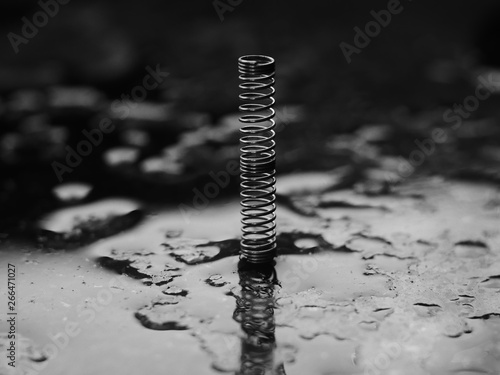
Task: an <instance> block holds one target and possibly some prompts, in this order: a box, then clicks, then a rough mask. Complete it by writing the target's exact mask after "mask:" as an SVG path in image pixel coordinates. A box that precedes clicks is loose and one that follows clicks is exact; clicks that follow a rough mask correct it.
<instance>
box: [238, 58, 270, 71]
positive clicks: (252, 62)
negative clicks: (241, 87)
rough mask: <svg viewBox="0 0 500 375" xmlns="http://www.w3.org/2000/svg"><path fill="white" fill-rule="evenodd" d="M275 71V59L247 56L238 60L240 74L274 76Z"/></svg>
mask: <svg viewBox="0 0 500 375" xmlns="http://www.w3.org/2000/svg"><path fill="white" fill-rule="evenodd" d="M274 69H275V63H274V59H273V58H272V57H269V56H264V55H246V56H241V57H240V58H239V59H238V71H239V72H240V74H252V75H254V74H257V75H260V74H262V75H267V74H273V73H274Z"/></svg>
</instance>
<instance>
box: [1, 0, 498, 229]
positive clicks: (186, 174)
mask: <svg viewBox="0 0 500 375" xmlns="http://www.w3.org/2000/svg"><path fill="white" fill-rule="evenodd" d="M41 3H43V4H51V5H50V7H49V8H47V9H51V10H50V11H44V10H43V9H44V7H42V5H41ZM54 4H56V5H54ZM232 4H233V5H231V3H230V2H229V1H227V0H220V1H209V0H205V1H189V2H186V1H168V2H167V1H154V0H144V1H141V2H137V1H129V0H123V1H120V2H115V1H103V0H101V1H92V0H88V1H84V2H83V1H78V0H72V1H69V2H67V3H65V4H62V3H60V2H56V1H45V2H43V0H42V1H41V2H35V1H24V0H15V1H14V0H4V1H2V3H1V5H0V18H1V23H0V25H1V26H0V27H1V29H2V34H3V35H4V37H3V39H2V43H0V56H2V58H1V60H0V95H1V96H0V124H1V125H0V167H1V170H2V177H1V180H0V212H2V215H1V218H0V222H1V224H2V227H3V228H5V229H2V231H5V232H11V233H15V232H17V231H21V232H22V231H26V228H27V227H29V223H30V222H31V220H32V219H34V218H36V217H38V216H39V215H41V214H42V213H43V212H46V211H48V210H51V209H53V208H55V207H57V206H58V205H61V204H62V203H61V197H60V196H58V195H57V193H54V192H57V187H58V186H60V185H61V184H68V183H73V182H74V183H77V185H73V188H76V189H77V190H78V189H80V191H81V189H83V191H87V192H88V191H90V193H89V194H88V196H87V194H86V193H84V195H85V199H88V200H92V199H95V198H97V197H100V196H107V195H110V194H111V195H127V196H133V197H138V198H140V199H145V200H153V201H162V202H169V203H175V204H177V203H180V202H183V201H184V200H187V201H188V202H189V201H190V199H191V198H190V197H192V194H193V193H192V189H193V187H195V186H197V185H196V184H200V183H202V182H201V181H202V180H204V179H205V180H207V179H209V176H208V173H209V172H210V171H218V170H224V168H225V166H226V164H227V162H228V160H237V157H238V147H237V138H238V133H237V128H238V122H237V118H236V116H235V112H237V106H238V89H237V85H238V77H237V70H236V61H237V58H238V57H239V56H241V55H244V54H267V55H270V56H273V57H274V58H275V59H276V61H277V84H276V89H277V94H276V101H277V110H278V123H281V126H282V127H281V129H282V131H280V132H279V134H278V173H282V172H288V171H300V170H325V169H332V168H336V167H339V166H349V167H350V168H351V171H352V173H351V174H350V179H347V180H346V184H347V185H349V184H351V185H352V184H355V183H359V182H360V181H363V179H366V173H364V172H365V171H366V170H367V169H371V170H373V169H374V168H375V169H376V168H381V169H383V170H385V171H386V172H387V173H392V174H393V175H395V177H394V178H392V179H389V180H390V182H394V179H396V180H397V179H398V176H397V173H396V174H394V172H395V170H394V168H393V170H392V172H391V171H390V169H391V168H387V165H394V163H393V164H391V163H390V161H391V160H392V161H393V162H394V161H395V160H398V158H401V157H403V158H408V154H409V153H410V152H411V151H412V149H414V148H415V146H414V140H415V139H416V138H418V137H424V138H425V136H427V135H428V134H429V132H430V131H431V130H432V129H433V128H434V127H435V126H437V125H438V124H442V123H443V112H444V111H446V110H447V109H448V108H452V106H453V105H454V103H462V102H463V100H464V98H466V97H467V96H468V95H470V94H473V93H474V90H475V88H476V86H477V83H478V81H477V77H478V75H480V74H485V72H486V73H488V72H490V73H491V72H495V69H496V67H497V66H498V64H500V52H499V51H500V50H499V49H498V43H497V35H498V34H499V33H498V31H499V29H500V23H499V22H498V21H499V18H500V7H499V6H498V3H497V2H496V1H493V0H489V1H487V0H482V1H476V2H468V1H451V0H447V1H439V2H432V1H423V0H422V1H403V2H401V5H402V7H403V10H402V12H400V13H399V14H396V15H393V16H392V19H391V21H390V23H389V24H388V25H387V26H386V27H383V28H382V29H381V31H380V33H379V34H378V35H377V36H376V37H374V38H373V40H371V42H370V43H369V45H367V46H366V47H364V48H362V50H361V52H360V53H355V54H352V55H351V58H352V61H351V62H350V63H348V62H347V61H346V58H345V56H344V55H343V53H342V50H341V48H340V47H339V45H340V43H342V42H345V43H349V44H351V45H353V44H354V42H353V39H354V36H355V31H354V30H353V28H354V27H356V26H357V27H360V28H362V29H364V26H365V25H366V24H367V22H369V21H372V20H373V16H372V15H371V14H370V12H371V11H372V10H375V11H380V10H383V9H387V1H372V0H370V1H368V0H363V1H356V2H348V1H344V2H325V1H308V2H303V1H284V0H268V1H257V0H252V1H250V0H242V1H241V2H237V1H233V2H232ZM46 6H49V5H46ZM41 11H42V12H45V13H47V12H48V13H52V14H48V16H47V15H45V16H44V15H40V12H41ZM27 21H28V22H34V24H38V25H40V27H38V26H36V25H35V30H33V26H31V28H30V27H28V26H26V24H27ZM32 25H33V24H32ZM14 34H15V35H14ZM151 71H161V72H164V73H162V74H163V75H160V76H159V77H161V79H160V80H159V81H158V82H157V83H158V84H155V85H154V88H147V89H145V88H144V85H145V84H144V79H145V77H146V76H147V75H148V74H149V75H150V74H151ZM127 98H128V99H127ZM127 100H128V101H127ZM497 108H498V95H493V96H492V97H491V98H490V99H488V100H487V101H485V102H482V103H481V105H480V106H479V108H478V110H477V111H475V112H474V113H473V114H472V116H471V117H469V118H467V121H466V123H467V124H465V125H467V126H463V127H462V128H461V129H460V132H455V133H453V135H450V139H451V141H450V142H447V143H446V144H445V145H443V147H441V148H440V151H439V152H436V153H435V154H433V155H432V157H429V158H427V159H426V161H425V162H424V163H423V164H422V166H421V168H419V170H418V171H417V172H418V173H459V174H461V175H466V176H469V175H473V176H474V178H477V176H478V175H479V176H480V177H481V178H488V179H494V180H495V179H498V172H497V170H496V169H495V170H492V169H491V168H489V169H488V168H486V167H487V166H490V165H496V164H495V163H498V161H499V158H500V156H499V149H498V141H497V139H498V134H499V133H498V122H497V120H498V115H499V114H498V110H497ZM108 120H109V121H110V122H108V124H111V125H109V126H110V129H111V128H112V130H110V131H109V132H108V133H102V132H101V133H100V134H101V136H99V135H98V129H99V125H100V124H101V123H102V121H105V122H106V121H108ZM470 129H472V132H471V131H469V130H470ZM83 131H86V132H87V133H86V134H89V132H90V133H91V134H95V138H94V143H95V144H92V145H91V150H90V151H89V152H87V151H85V150H86V149H85V145H83V146H82V145H81V142H82V141H86V140H87V139H88V137H87V136H86V135H85V133H83ZM495 137H496V138H495ZM79 144H80V149H78V146H79ZM68 147H69V148H70V149H71V150H73V151H69V148H68ZM82 147H83V148H82ZM75 150H76V151H77V153H79V154H81V152H80V151H78V150H83V151H82V152H83V153H85V154H86V155H85V156H82V155H80V156H81V157H78V155H77V156H73V159H71V157H70V159H68V155H69V154H70V153H72V152H73V153H74V151H75ZM485 150H486V151H485ZM471 156H472V157H471ZM68 160H69V163H72V165H69V164H68ZM71 160H72V161H71ZM388 161H389V162H388ZM464 161H466V162H465V163H464ZM472 162H474V165H470V163H472ZM478 166H479V167H478ZM388 169H389V171H388ZM395 169H396V172H397V167H395ZM371 176H373V173H372V174H371ZM376 176H379V175H376ZM384 176H387V174H385V175H384ZM370 178H371V179H372V180H373V178H372V177H370ZM384 179H385V177H383V178H379V177H376V178H375V180H376V181H375V185H376V189H387V188H390V186H389V187H388V184H387V183H386V182H387V181H386V180H387V179H385V180H384ZM380 180H384V181H382V182H381V181H380ZM370 182H374V181H370ZM372 185H373V184H371V185H370V186H372ZM389 185H390V184H389ZM75 186H76V187H75ZM201 186H202V185H201ZM55 189H56V190H55ZM236 192H237V181H231V184H230V187H229V188H228V189H226V190H225V191H224V193H227V194H235V193H236ZM73 193H74V192H73ZM73 193H71V192H69V193H67V194H70V195H71V194H73ZM74 194H78V193H74ZM63 200H64V199H63Z"/></svg>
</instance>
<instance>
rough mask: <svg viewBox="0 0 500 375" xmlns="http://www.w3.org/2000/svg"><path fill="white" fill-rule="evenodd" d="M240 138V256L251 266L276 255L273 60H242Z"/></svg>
mask: <svg viewBox="0 0 500 375" xmlns="http://www.w3.org/2000/svg"><path fill="white" fill-rule="evenodd" d="M238 71H239V73H240V76H239V78H240V85H239V87H240V89H241V90H243V93H241V94H240V95H239V98H240V100H242V101H243V104H241V105H240V106H239V110H240V112H242V116H241V117H240V122H241V123H242V127H241V129H240V131H241V137H240V147H241V148H240V151H241V153H240V179H241V182H240V197H241V214H242V219H241V223H242V238H241V244H240V248H241V255H242V257H244V258H246V259H247V260H248V261H249V262H250V263H266V262H270V261H271V260H272V259H273V258H274V256H275V255H276V203H275V201H276V196H275V192H276V187H275V184H276V177H275V175H276V169H275V164H276V153H275V150H274V148H275V140H274V137H275V131H274V128H275V122H274V120H273V118H274V115H275V112H274V109H273V106H274V97H273V95H274V92H275V90H274V73H275V63H274V59H272V58H271V57H268V56H261V55H249V56H242V57H240V58H239V59H238Z"/></svg>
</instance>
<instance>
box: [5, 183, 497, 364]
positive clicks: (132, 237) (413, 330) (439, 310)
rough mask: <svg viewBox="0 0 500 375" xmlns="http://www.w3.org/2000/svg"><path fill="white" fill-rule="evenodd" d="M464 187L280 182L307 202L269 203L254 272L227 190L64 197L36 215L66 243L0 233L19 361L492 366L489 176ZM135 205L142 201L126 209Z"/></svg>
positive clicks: (493, 237)
mask: <svg viewBox="0 0 500 375" xmlns="http://www.w3.org/2000/svg"><path fill="white" fill-rule="evenodd" d="M327 176H328V174H327V173H325V175H324V176H321V177H320V178H321V179H322V180H325V181H326V180H327V179H328V178H327ZM297 178H298V179H297V180H296V181H297V184H298V186H300V178H301V177H297ZM469 187H470V186H469V185H468V183H464V182H460V181H454V180H444V179H440V180H436V179H435V178H421V179H419V180H416V181H409V182H407V183H405V184H403V185H401V186H400V187H398V188H396V190H394V192H393V193H391V194H387V195H380V196H367V195H364V194H360V193H357V192H355V191H354V190H349V189H341V190H337V191H335V192H325V191H324V190H323V189H321V190H320V191H316V192H312V193H311V192H309V193H307V189H306V190H300V189H299V190H295V191H290V192H289V195H288V196H289V198H290V199H292V200H294V201H295V202H298V204H302V203H300V202H306V201H309V206H310V207H312V208H311V209H314V212H315V214H314V215H313V216H308V215H301V214H300V213H297V212H296V211H294V210H291V209H288V208H285V207H281V206H280V210H279V216H278V225H279V228H280V233H279V237H278V238H279V241H278V243H279V246H280V252H279V253H280V255H279V256H278V258H277V259H276V265H275V267H271V268H269V269H267V270H265V269H264V270H260V271H255V270H252V269H249V268H248V267H245V265H242V264H239V262H238V256H237V251H238V235H239V224H238V202H237V201H235V200H227V201H225V202H214V203H213V205H211V207H209V208H207V209H205V210H203V211H202V212H201V213H200V214H199V216H196V217H195V218H194V220H193V221H192V222H189V223H186V222H183V221H182V220H179V212H178V210H177V208H169V207H168V206H167V207H164V208H161V209H156V210H152V209H151V207H150V206H149V207H146V206H144V205H142V204H141V203H139V202H134V201H130V200H111V201H102V202H97V203H94V202H88V203H83V204H82V203H78V202H77V203H74V205H73V206H71V207H65V208H61V209H59V210H57V211H55V212H53V213H51V214H50V215H47V216H46V218H45V219H43V220H41V221H40V222H39V227H40V229H43V230H46V231H49V230H50V231H52V232H51V233H57V234H58V236H66V237H64V238H65V241H67V242H66V244H67V245H66V247H64V246H60V245H61V243H60V242H58V241H55V240H54V239H53V238H51V239H50V240H47V239H46V238H39V246H34V245H33V244H30V243H25V244H24V245H23V243H22V242H18V241H15V240H9V239H7V240H3V242H2V245H1V246H2V251H1V252H0V257H1V262H2V264H4V263H6V262H10V263H14V264H16V265H17V266H18V268H19V270H20V274H19V280H20V285H19V290H20V293H19V306H20V308H19V310H20V317H21V320H20V324H19V327H20V333H21V334H22V335H23V337H25V338H26V339H25V341H22V345H21V344H20V347H21V348H22V349H20V352H21V353H22V355H21V357H20V365H21V368H22V369H23V371H24V372H20V373H26V374H28V373H30V372H29V371H30V370H29V369H33V368H37V367H36V366H39V369H41V373H46V374H58V373H61V374H62V373H65V371H67V370H63V369H65V368H67V364H68V363H69V362H73V361H76V363H83V362H82V361H88V360H91V362H92V363H93V364H90V365H86V366H82V367H79V366H75V367H74V368H72V369H71V373H72V374H84V373H85V374H86V373H89V371H90V370H91V371H92V372H93V373H106V370H105V369H106V368H107V366H108V365H107V364H110V363H111V362H113V366H114V367H113V368H114V369H118V370H119V371H120V372H123V373H131V369H133V368H136V369H139V368H142V369H147V370H148V371H151V372H153V373H158V372H160V371H161V369H162V368H165V366H169V367H170V368H172V369H174V368H175V369H176V370H175V371H171V373H179V374H180V373H186V372H187V373H194V372H200V373H220V372H223V373H241V374H245V373H253V372H252V371H251V369H254V370H255V369H257V368H260V369H261V370H262V371H268V372H269V373H276V374H283V373H286V374H303V373H310V374H326V373H332V371H334V372H337V373H344V374H364V373H390V372H391V371H392V372H393V373H403V372H404V373H410V374H496V373H498V372H499V371H500V351H499V348H500V342H499V337H500V320H499V318H500V299H499V298H498V293H499V290H500V289H499V288H500V282H499V281H498V280H499V275H500V262H499V260H498V256H499V254H498V249H499V245H500V231H499V228H498V222H499V219H500V212H498V211H493V212H492V211H491V209H490V208H489V206H488V205H487V202H488V201H489V200H491V198H492V191H491V188H490V186H489V185H488V184H485V185H484V186H483V185H481V184H476V185H474V197H473V200H472V201H471V200H470V199H464V192H466V191H467V190H468V188H469ZM450 189H451V190H452V191H455V192H461V193H460V194H458V195H457V194H449V191H450ZM417 194H418V197H416V196H417ZM495 194H498V192H496V193H495ZM311 202H342V204H338V203H336V204H334V205H330V204H315V203H311ZM379 207H386V208H387V209H384V210H381V209H379ZM139 211H142V212H150V214H149V215H146V216H145V215H141V220H140V221H139V220H136V218H134V220H132V221H131V219H130V218H129V215H131V214H133V213H135V212H139ZM134 215H135V214H134ZM209 218H210V219H209ZM207 220H209V222H211V223H213V225H206V224H203V223H207ZM115 221H116V223H119V224H112V223H114V222H115ZM75 223H77V224H76V225H75ZM81 228H86V229H81ZM214 228H218V229H217V230H214ZM75 232H76V233H78V235H76V234H73V233H75ZM75 236H76V237H75ZM79 236H81V237H79ZM73 244H75V245H74V246H72V245H73ZM27 275H30V277H29V278H28V277H27ZM55 291H57V296H58V298H53V297H52V295H53V294H54V293H55ZM41 322H44V323H43V324H41ZM70 323H73V324H76V327H77V328H78V329H77V330H76V332H78V334H75V335H74V336H73V337H70V336H68V335H67V334H66V333H65V332H66V326H67V325H68V324H70ZM2 324H3V323H2ZM51 337H52V338H51ZM23 340H24V339H23ZM58 340H59V341H58ZM5 342H6V340H5V338H3V339H2V345H5ZM112 342H117V343H118V342H119V344H111V343H112ZM52 343H55V344H56V345H57V343H59V344H58V345H59V347H58V346H51V344H52ZM54 348H56V349H57V351H56V350H54ZM83 348H86V349H85V355H84V356H83V357H82V355H81V350H82V349H83ZM89 348H90V349H89ZM104 348H105V349H104ZM109 366H110V365H109ZM89 368H90V370H89ZM2 371H3V373H6V374H10V372H6V371H7V369H5V368H4V370H2ZM184 371H185V372H184Z"/></svg>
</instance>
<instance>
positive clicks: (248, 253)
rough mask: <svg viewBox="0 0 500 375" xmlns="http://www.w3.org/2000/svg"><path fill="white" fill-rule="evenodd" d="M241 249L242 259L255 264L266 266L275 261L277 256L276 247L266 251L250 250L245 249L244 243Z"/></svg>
mask: <svg viewBox="0 0 500 375" xmlns="http://www.w3.org/2000/svg"><path fill="white" fill-rule="evenodd" d="M240 247H241V257H242V258H243V259H245V260H246V261H248V262H250V263H254V264H265V263H271V262H273V261H274V258H275V257H276V255H277V250H276V246H274V247H273V248H271V249H266V250H260V249H259V250H250V249H246V248H245V244H243V242H242V243H241V245H240Z"/></svg>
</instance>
